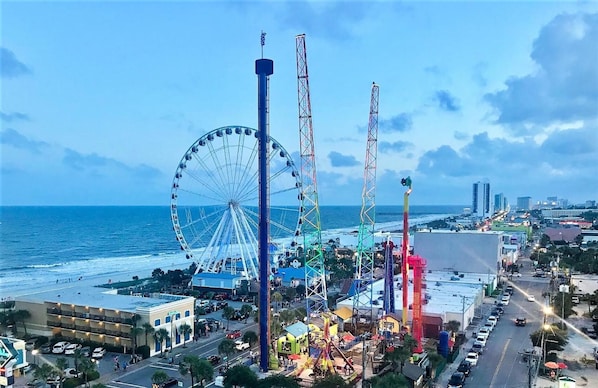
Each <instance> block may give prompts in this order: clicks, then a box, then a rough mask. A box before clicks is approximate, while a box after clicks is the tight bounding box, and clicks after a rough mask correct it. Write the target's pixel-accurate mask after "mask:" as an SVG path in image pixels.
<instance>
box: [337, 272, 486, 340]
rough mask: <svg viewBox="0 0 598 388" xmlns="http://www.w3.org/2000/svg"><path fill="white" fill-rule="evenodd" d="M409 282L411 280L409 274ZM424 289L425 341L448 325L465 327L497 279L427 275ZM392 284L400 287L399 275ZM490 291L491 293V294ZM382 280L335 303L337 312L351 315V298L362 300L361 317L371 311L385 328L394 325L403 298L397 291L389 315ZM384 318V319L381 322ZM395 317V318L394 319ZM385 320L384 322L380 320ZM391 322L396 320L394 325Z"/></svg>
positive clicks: (394, 327)
mask: <svg viewBox="0 0 598 388" xmlns="http://www.w3.org/2000/svg"><path fill="white" fill-rule="evenodd" d="M410 278H411V279H412V278H413V275H412V274H411V276H410ZM425 278H426V279H425V281H426V288H425V301H424V303H423V306H422V309H423V326H424V337H427V338H438V333H439V332H440V331H441V330H443V329H444V325H446V323H448V322H449V321H457V322H459V323H460V327H462V328H463V327H464V326H465V327H467V326H468V325H469V324H470V323H471V321H472V320H473V319H474V317H475V311H476V308H477V307H479V306H481V305H482V303H483V298H484V294H485V291H484V290H486V289H488V290H491V291H492V290H494V288H495V287H496V284H497V283H496V282H497V278H496V276H495V275H493V274H489V273H457V274H455V272H453V271H451V272H447V271H427V272H426V274H425ZM394 281H395V282H396V284H397V286H396V287H395V289H396V290H400V289H401V287H402V284H401V283H402V277H401V275H396V276H395V277H394ZM369 287H373V288H372V292H373V295H374V296H375V298H377V300H376V299H374V300H373V302H372V306H368V305H367V303H368V302H367V300H369V298H368V296H369V294H366V293H369ZM491 291H490V292H491ZM383 293H384V279H380V280H377V281H375V282H374V283H373V284H372V285H369V286H368V289H367V290H366V291H364V292H362V293H360V294H359V295H352V296H350V297H348V298H346V299H343V300H339V301H338V302H337V309H338V310H337V311H339V310H341V311H346V309H348V310H349V311H353V298H355V297H358V298H363V300H362V301H360V303H359V305H360V306H362V305H363V306H364V308H367V311H366V310H364V311H359V314H360V315H362V314H363V315H364V316H369V308H370V307H371V308H373V315H374V317H376V320H377V321H378V322H380V321H381V320H383V321H384V322H386V323H387V324H389V325H388V327H390V324H391V323H396V321H397V319H398V317H402V306H403V299H402V298H403V295H402V292H400V291H395V310H396V311H395V313H394V314H390V313H387V312H386V311H384V309H383V303H382V298H383ZM362 302H363V303H362ZM412 305H413V292H410V293H409V301H408V306H409V312H408V321H409V322H411V319H412V314H411V312H412V310H411V308H412ZM384 317H386V318H384ZM393 317H394V318H393ZM383 318H384V319H383ZM393 319H394V320H395V321H394V322H393ZM398 329H399V328H398V326H396V325H392V329H389V330H388V331H390V332H396V330H398Z"/></svg>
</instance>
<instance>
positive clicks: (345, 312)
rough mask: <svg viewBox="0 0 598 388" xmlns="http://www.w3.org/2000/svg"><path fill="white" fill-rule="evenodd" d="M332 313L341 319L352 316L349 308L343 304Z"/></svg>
mask: <svg viewBox="0 0 598 388" xmlns="http://www.w3.org/2000/svg"><path fill="white" fill-rule="evenodd" d="M334 314H336V316H337V317H339V318H341V319H342V320H343V321H344V320H347V319H349V318H351V317H352V316H353V312H352V311H351V309H350V308H348V307H344V306H343V307H341V308H339V309H337V310H336V311H335V312H334Z"/></svg>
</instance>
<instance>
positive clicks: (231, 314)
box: [222, 306, 235, 330]
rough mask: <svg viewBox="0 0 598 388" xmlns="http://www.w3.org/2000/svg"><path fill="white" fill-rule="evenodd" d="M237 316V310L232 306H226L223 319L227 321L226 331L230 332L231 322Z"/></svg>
mask: <svg viewBox="0 0 598 388" xmlns="http://www.w3.org/2000/svg"><path fill="white" fill-rule="evenodd" d="M234 316H235V309H234V308H232V307H231V306H226V307H225V308H224V309H222V318H224V319H226V330H228V327H229V324H230V320H231V318H232V317H234Z"/></svg>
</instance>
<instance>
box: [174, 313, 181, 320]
mask: <svg viewBox="0 0 598 388" xmlns="http://www.w3.org/2000/svg"><path fill="white" fill-rule="evenodd" d="M179 319H181V313H176V315H175V316H174V320H175V321H178V320H179Z"/></svg>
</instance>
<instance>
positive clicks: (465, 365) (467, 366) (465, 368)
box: [457, 360, 471, 377]
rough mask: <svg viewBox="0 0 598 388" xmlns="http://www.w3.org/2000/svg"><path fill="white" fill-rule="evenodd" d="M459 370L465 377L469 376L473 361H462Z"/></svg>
mask: <svg viewBox="0 0 598 388" xmlns="http://www.w3.org/2000/svg"><path fill="white" fill-rule="evenodd" d="M457 372H461V373H463V374H464V375H465V377H467V376H469V373H471V363H470V362H469V361H467V360H463V361H461V363H460V364H459V366H458V367H457Z"/></svg>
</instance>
